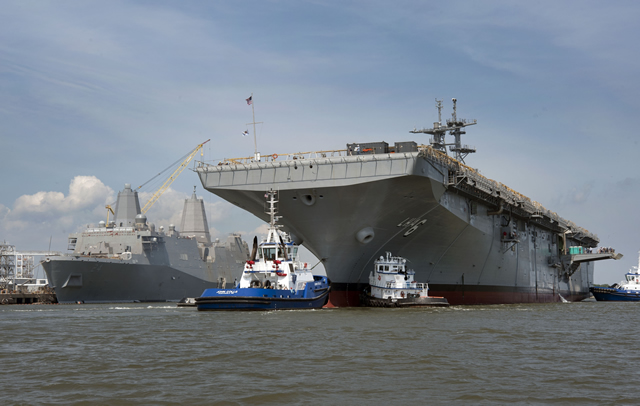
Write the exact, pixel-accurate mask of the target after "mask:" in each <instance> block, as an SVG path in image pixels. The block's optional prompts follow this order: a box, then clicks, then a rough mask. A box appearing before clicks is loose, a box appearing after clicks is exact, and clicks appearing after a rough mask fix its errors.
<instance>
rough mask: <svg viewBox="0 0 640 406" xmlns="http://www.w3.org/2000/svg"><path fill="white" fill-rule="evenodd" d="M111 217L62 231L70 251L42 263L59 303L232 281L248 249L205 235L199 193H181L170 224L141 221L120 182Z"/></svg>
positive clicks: (173, 297) (237, 241) (166, 296)
mask: <svg viewBox="0 0 640 406" xmlns="http://www.w3.org/2000/svg"><path fill="white" fill-rule="evenodd" d="M115 207H116V209H115V219H114V220H113V221H109V222H104V221H101V222H100V223H99V224H98V226H97V227H95V226H88V227H87V228H86V229H85V230H83V231H82V232H79V233H73V234H71V235H70V236H69V247H68V248H69V250H70V251H72V253H71V254H70V255H64V256H53V257H50V258H47V260H45V262H44V263H43V267H44V269H45V271H46V273H47V277H48V279H49V282H50V284H51V286H52V287H53V288H54V289H55V291H56V295H57V297H58V301H59V302H60V303H76V302H83V303H104V302H145V301H146V302H154V301H178V300H180V299H182V298H185V297H194V296H197V295H199V294H200V293H202V291H203V290H204V289H206V288H210V287H225V286H232V285H233V284H234V283H235V281H236V280H237V279H238V278H239V277H240V275H241V274H242V269H243V264H244V263H245V261H246V260H247V259H248V256H249V249H248V246H247V244H246V242H244V241H243V240H242V238H241V236H240V235H238V234H232V235H229V236H228V238H227V240H226V241H219V240H217V239H216V240H215V241H213V242H212V241H211V237H210V235H209V229H208V224H207V219H206V212H205V210H204V203H203V201H202V199H198V198H197V196H196V193H195V188H194V193H193V195H192V196H191V198H189V199H185V203H184V209H183V215H182V224H181V227H180V230H183V231H182V232H180V231H178V230H177V229H176V228H175V226H173V225H169V228H168V230H165V229H164V227H159V228H158V229H156V226H155V225H154V224H152V223H149V222H148V221H147V217H146V215H145V214H143V213H141V210H140V203H139V200H138V193H137V192H136V191H134V190H132V189H131V185H130V184H126V185H125V187H124V189H123V190H122V191H121V192H119V193H118V200H117V203H116V206H115Z"/></svg>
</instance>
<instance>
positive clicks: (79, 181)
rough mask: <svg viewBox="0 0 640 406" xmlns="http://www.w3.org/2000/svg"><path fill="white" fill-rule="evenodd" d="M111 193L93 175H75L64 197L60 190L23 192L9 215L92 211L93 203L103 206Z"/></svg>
mask: <svg viewBox="0 0 640 406" xmlns="http://www.w3.org/2000/svg"><path fill="white" fill-rule="evenodd" d="M113 196H114V193H113V189H111V188H110V187H109V186H106V185H105V184H104V183H102V181H100V180H99V179H98V178H96V177H95V176H76V177H75V178H73V180H71V183H70V184H69V193H68V195H67V196H65V195H64V193H62V192H37V193H35V194H32V195H22V196H20V197H18V199H16V201H15V203H14V204H13V210H11V212H10V213H9V214H8V216H9V217H10V219H12V220H16V221H20V220H21V221H29V219H34V218H38V219H41V220H42V219H51V220H52V219H55V218H58V217H59V216H60V215H71V214H74V213H78V212H84V211H90V210H93V209H94V208H95V206H96V205H104V204H106V203H107V202H108V201H110V200H112V199H113Z"/></svg>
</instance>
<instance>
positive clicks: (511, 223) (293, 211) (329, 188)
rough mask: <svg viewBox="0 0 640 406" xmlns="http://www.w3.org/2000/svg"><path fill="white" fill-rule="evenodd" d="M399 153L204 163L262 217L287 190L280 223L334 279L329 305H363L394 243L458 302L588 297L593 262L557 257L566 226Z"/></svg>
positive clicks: (420, 276)
mask: <svg viewBox="0 0 640 406" xmlns="http://www.w3.org/2000/svg"><path fill="white" fill-rule="evenodd" d="M391 155H393V154H387V155H386V156H384V155H383V156H378V155H376V156H374V157H373V158H372V159H370V158H367V159H364V158H361V157H348V158H341V159H339V160H338V159H318V160H308V161H298V162H296V163H295V166H294V167H292V166H291V165H286V166H284V165H281V166H278V165H277V164H272V165H271V167H270V166H269V165H266V164H252V165H237V166H235V167H231V168H224V167H223V168H212V169H211V170H208V169H206V168H203V169H200V170H199V175H200V178H201V181H202V184H203V186H204V187H205V188H206V189H207V190H208V191H210V192H212V193H215V194H216V195H218V196H220V197H222V198H224V199H226V200H228V201H230V202H232V203H233V204H235V205H237V206H239V207H241V208H243V209H245V210H247V211H249V212H251V213H253V214H255V215H256V216H258V217H260V218H262V219H264V214H263V205H262V202H261V200H262V196H263V195H264V191H265V190H268V189H269V188H273V189H275V190H279V199H280V203H279V207H280V213H281V214H282V215H283V217H282V220H281V221H280V222H281V223H282V224H284V225H285V229H286V230H287V231H289V232H291V233H292V234H293V235H294V236H295V238H296V239H297V241H298V242H299V243H302V244H303V245H304V246H305V247H307V248H308V249H309V250H310V251H311V252H312V253H313V254H314V255H316V257H318V258H319V259H321V261H322V262H323V265H324V267H325V269H326V272H327V275H328V277H329V278H330V279H331V281H332V291H331V297H330V300H329V306H357V305H358V304H359V296H360V293H361V292H362V291H363V289H364V288H365V287H366V286H367V284H368V276H369V270H370V269H372V267H373V262H374V261H375V259H376V258H377V257H379V256H381V255H383V254H384V252H386V251H390V252H393V253H394V254H396V255H399V256H401V257H404V258H407V259H408V260H409V261H410V266H411V268H413V269H414V271H415V272H416V273H415V278H416V280H421V281H425V282H427V283H429V287H430V292H431V293H433V294H434V295H436V296H442V297H445V298H446V299H447V300H448V301H449V303H450V304H454V305H455V304H499V303H530V302H537V303H539V302H558V301H562V299H563V298H564V299H566V300H570V301H576V300H582V299H585V298H587V297H588V296H589V285H590V283H591V282H592V281H593V264H592V263H583V264H580V265H579V266H577V268H576V269H573V270H572V271H571V272H570V273H568V272H561V271H560V270H559V268H558V264H557V261H552V260H553V259H554V258H557V257H558V256H559V255H560V252H561V249H562V247H561V244H560V239H559V235H558V232H557V231H555V232H554V230H552V229H548V228H544V227H541V226H539V225H538V224H537V223H536V222H535V221H532V219H530V218H529V219H526V218H517V217H516V216H515V215H511V213H503V212H501V211H500V210H499V204H498V200H496V205H493V204H491V201H487V199H485V200H482V199H477V198H474V197H473V196H469V195H467V194H464V193H461V192H460V190H458V189H455V188H452V187H448V185H447V183H446V179H447V178H448V175H449V173H448V172H447V168H446V167H445V166H443V165H436V164H434V162H432V161H429V160H427V159H424V158H422V157H420V156H418V154H417V153H414V154H405V155H404V156H397V155H398V154H395V155H396V156H391ZM267 174H268V176H265V175H267ZM505 227H508V228H509V230H510V231H511V230H512V231H513V235H512V236H510V238H509V239H505V238H504V229H505ZM570 243H571V241H570V240H569V241H568V242H567V244H570ZM575 245H578V244H575Z"/></svg>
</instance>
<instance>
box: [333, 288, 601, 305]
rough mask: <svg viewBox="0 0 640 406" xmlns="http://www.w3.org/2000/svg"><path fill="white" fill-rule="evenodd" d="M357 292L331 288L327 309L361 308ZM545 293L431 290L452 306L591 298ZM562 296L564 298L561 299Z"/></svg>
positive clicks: (584, 295) (432, 294)
mask: <svg viewBox="0 0 640 406" xmlns="http://www.w3.org/2000/svg"><path fill="white" fill-rule="evenodd" d="M361 291H362V290H361V289H357V290H339V288H338V289H335V290H334V288H333V286H332V288H331V293H330V295H329V302H328V303H327V304H326V305H325V306H324V307H326V308H334V307H357V306H360V292H361ZM564 293H565V294H563V293H562V292H560V294H559V292H555V293H554V292H545V293H540V292H538V293H536V292H535V290H534V291H533V292H532V291H516V290H509V291H507V290H503V289H500V288H497V289H495V290H492V289H490V288H489V287H487V289H483V290H482V291H464V292H463V291H460V290H453V291H452V290H446V289H442V290H438V289H429V296H439V297H444V298H445V299H447V301H448V302H449V304H451V305H488V304H515V303H554V302H561V301H562V298H564V299H565V300H568V301H571V302H574V301H580V300H584V299H586V298H588V297H589V292H585V293H574V294H569V293H568V292H564ZM561 295H562V298H561V297H560V296H561Z"/></svg>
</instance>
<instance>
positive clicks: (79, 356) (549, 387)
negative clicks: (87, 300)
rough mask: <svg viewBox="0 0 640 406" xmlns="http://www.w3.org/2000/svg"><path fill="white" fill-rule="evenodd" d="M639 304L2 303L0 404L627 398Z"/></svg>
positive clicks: (637, 357)
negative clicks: (231, 308)
mask: <svg viewBox="0 0 640 406" xmlns="http://www.w3.org/2000/svg"><path fill="white" fill-rule="evenodd" d="M638 306H640V304H634V303H598V302H582V303H558V304H542V305H499V306H469V307H467V306H461V307H451V308H448V309H377V308H376V309H359V308H346V309H331V310H329V309H325V310H316V311H279V312H198V311H197V310H195V309H193V308H177V307H175V306H174V305H169V304H152V305H148V304H139V305H138V304H136V305H133V304H132V305H49V306H44V305H40V306H36V305H29V306H3V307H0V338H1V340H0V365H1V366H2V374H1V375H0V404H2V405H14V404H30V405H31V404H52V405H53V404H55V405H68V404H87V405H88V404H109V405H120V404H122V405H138V404H145V405H146V404H148V405H163V404H189V405H258V404H272V405H279V404H301V405H318V404H322V405H332V404H336V405H337V404H350V405H383V404H394V405H395V404H413V405H416V404H506V403H508V404H567V405H569V404H571V405H584V404H614V403H615V404H637V403H638V402H639V400H638V394H639V393H640V390H638V389H636V387H637V383H638V375H639V371H640V352H639V351H638V341H639V340H638V337H639V336H640V323H638V321H637V320H636V317H637V314H638V313H640V307H638Z"/></svg>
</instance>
